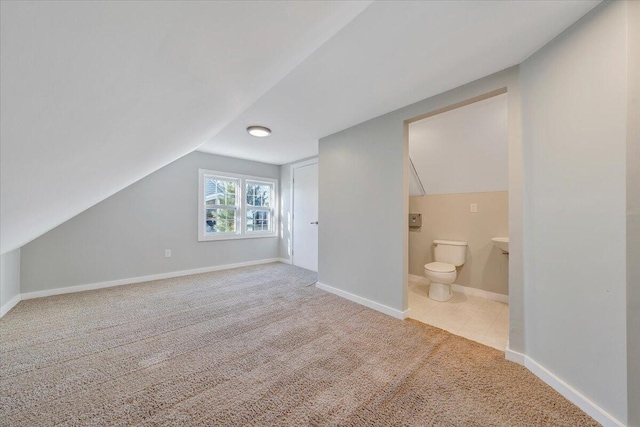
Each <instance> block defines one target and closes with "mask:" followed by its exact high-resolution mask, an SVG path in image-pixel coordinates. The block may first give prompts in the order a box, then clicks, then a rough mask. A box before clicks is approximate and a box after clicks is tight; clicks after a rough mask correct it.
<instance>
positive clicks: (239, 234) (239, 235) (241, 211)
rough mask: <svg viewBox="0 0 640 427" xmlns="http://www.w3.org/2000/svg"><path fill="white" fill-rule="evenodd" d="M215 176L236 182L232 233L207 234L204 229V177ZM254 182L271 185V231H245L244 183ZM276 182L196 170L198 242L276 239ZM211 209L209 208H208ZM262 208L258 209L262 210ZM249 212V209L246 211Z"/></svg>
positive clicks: (277, 217) (277, 212) (235, 174)
mask: <svg viewBox="0 0 640 427" xmlns="http://www.w3.org/2000/svg"><path fill="white" fill-rule="evenodd" d="M208 175H211V176H215V177H216V178H221V179H229V180H234V181H238V190H237V192H236V194H237V198H236V200H237V201H238V203H239V204H238V205H237V212H238V216H237V218H236V231H235V232H234V233H207V230H206V227H205V219H206V212H207V206H206V202H205V196H204V178H205V176H208ZM247 181H251V182H256V183H264V184H272V185H273V194H272V200H273V206H270V207H269V209H271V210H272V211H273V216H272V221H273V223H272V229H271V231H247V227H246V219H247V208H248V207H247V200H246V195H245V191H246V182H247ZM278 203H279V198H278V180H277V179H273V178H265V177H261V176H251V175H241V174H237V173H229V172H221V171H214V170H208V169H198V241H199V242H207V241H212V240H233V239H257V238H264V237H278V225H279V223H280V220H279V210H278ZM210 207H211V206H210ZM263 209H264V208H258V210H263ZM248 210H251V209H248Z"/></svg>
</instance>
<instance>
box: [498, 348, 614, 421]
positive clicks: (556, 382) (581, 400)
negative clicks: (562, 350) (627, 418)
mask: <svg viewBox="0 0 640 427" xmlns="http://www.w3.org/2000/svg"><path fill="white" fill-rule="evenodd" d="M514 353H515V352H514ZM516 354H519V353H516ZM505 355H506V352H505ZM523 357H524V366H525V367H526V368H527V369H528V370H529V371H531V372H532V373H533V374H534V375H535V376H537V377H538V378H540V379H541V380H542V381H544V382H545V383H547V384H548V385H549V386H551V388H553V389H554V390H555V391H557V392H558V393H560V394H561V395H562V396H564V397H565V398H566V399H567V400H569V401H570V402H571V403H573V404H574V405H576V406H577V407H578V408H580V409H582V410H583V411H584V412H585V413H586V414H587V415H589V416H590V417H591V418H593V419H594V420H596V421H597V422H599V423H600V424H602V425H603V427H624V424H623V423H621V422H620V421H618V420H617V419H616V418H615V417H613V416H612V415H611V414H609V413H608V412H607V411H605V410H604V409H602V408H601V407H599V406H598V405H596V404H595V403H594V402H592V401H590V400H589V399H588V398H587V397H585V396H584V395H583V394H582V393H580V392H579V391H578V390H576V389H574V388H573V387H571V386H570V385H569V384H567V383H566V382H564V381H563V380H562V379H560V378H558V377H557V376H555V375H554V374H553V373H552V372H551V371H549V370H548V369H546V368H545V367H544V366H542V365H541V364H539V363H538V362H536V361H535V360H533V359H532V358H530V357H529V356H526V355H524V356H523Z"/></svg>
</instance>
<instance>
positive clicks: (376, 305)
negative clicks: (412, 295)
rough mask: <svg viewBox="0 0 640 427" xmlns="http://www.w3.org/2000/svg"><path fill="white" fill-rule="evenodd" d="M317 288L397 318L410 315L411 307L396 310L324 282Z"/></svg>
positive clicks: (317, 284)
mask: <svg viewBox="0 0 640 427" xmlns="http://www.w3.org/2000/svg"><path fill="white" fill-rule="evenodd" d="M316 288H318V289H322V290H323V291H327V292H330V293H332V294H335V295H338V296H340V297H342V298H345V299H348V300H349V301H353V302H355V303H358V304H360V305H364V306H365V307H369V308H372V309H374V310H376V311H379V312H381V313H384V314H387V315H389V316H392V317H395V318H396V319H401V320H404V319H406V318H407V317H409V313H410V312H411V309H410V308H408V309H406V310H405V311H400V310H396V309H395V308H391V307H388V306H386V305H383V304H380V303H378V302H375V301H371V300H368V299H366V298H363V297H360V296H358V295H355V294H352V293H349V292H346V291H343V290H341V289H338V288H334V287H333V286H329V285H325V284H324V283H320V282H317V283H316Z"/></svg>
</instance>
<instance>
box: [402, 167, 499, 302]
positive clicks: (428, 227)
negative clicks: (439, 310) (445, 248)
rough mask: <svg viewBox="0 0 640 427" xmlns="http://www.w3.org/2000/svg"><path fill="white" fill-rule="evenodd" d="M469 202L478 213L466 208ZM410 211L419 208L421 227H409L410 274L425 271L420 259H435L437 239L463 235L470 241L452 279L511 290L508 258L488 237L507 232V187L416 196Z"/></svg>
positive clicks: (490, 287) (448, 238)
mask: <svg viewBox="0 0 640 427" xmlns="http://www.w3.org/2000/svg"><path fill="white" fill-rule="evenodd" d="M505 167H506V165H505ZM471 203H475V204H477V206H478V212H477V213H471V212H469V210H470V209H469V207H470V204H471ZM409 211H410V212H411V213H420V214H422V227H420V228H410V229H409V274H414V275H417V276H424V272H423V270H424V264H426V263H428V262H432V261H434V259H433V241H434V240H435V239H444V240H462V241H465V242H467V243H468V244H469V246H468V247H467V260H466V262H465V264H464V265H463V266H462V268H461V269H460V270H459V271H458V277H457V278H456V282H455V283H456V284H458V285H463V286H468V287H472V288H478V289H483V290H485V291H490V292H496V293H499V294H505V295H507V294H508V293H509V270H508V267H509V258H508V256H507V255H504V254H503V253H502V251H500V250H499V249H497V248H496V247H495V246H493V244H492V243H491V238H492V237H496V236H507V235H508V231H509V193H508V192H507V191H493V192H486V193H462V194H433V195H427V196H414V197H410V198H409Z"/></svg>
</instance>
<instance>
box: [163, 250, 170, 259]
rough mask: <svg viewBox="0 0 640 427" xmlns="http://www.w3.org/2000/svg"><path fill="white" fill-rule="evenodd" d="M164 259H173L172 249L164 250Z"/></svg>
mask: <svg viewBox="0 0 640 427" xmlns="http://www.w3.org/2000/svg"><path fill="white" fill-rule="evenodd" d="M164 257H165V258H171V249H165V250H164Z"/></svg>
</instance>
